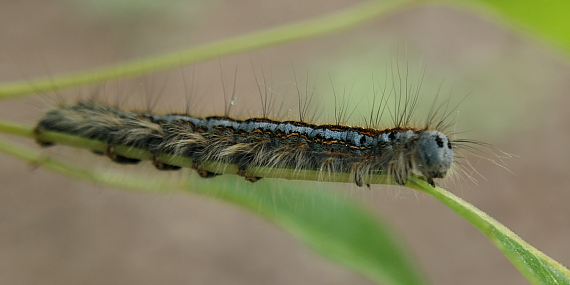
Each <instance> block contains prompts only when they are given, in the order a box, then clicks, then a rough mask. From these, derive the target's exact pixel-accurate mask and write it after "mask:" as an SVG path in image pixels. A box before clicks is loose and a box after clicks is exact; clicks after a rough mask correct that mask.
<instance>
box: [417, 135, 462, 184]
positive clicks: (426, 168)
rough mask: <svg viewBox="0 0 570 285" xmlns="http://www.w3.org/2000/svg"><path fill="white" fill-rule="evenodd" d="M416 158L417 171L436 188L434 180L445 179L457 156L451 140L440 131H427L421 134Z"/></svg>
mask: <svg viewBox="0 0 570 285" xmlns="http://www.w3.org/2000/svg"><path fill="white" fill-rule="evenodd" d="M417 142H418V145H417V146H418V147H417V149H416V153H415V155H414V157H415V158H416V161H415V166H416V169H417V170H418V171H419V172H421V174H422V175H423V176H425V178H426V179H427V181H428V183H429V184H431V185H432V186H434V187H435V183H434V182H433V179H434V178H444V177H445V174H447V171H448V170H449V168H451V165H452V164H453V162H454V159H455V155H454V152H453V146H452V144H451V141H450V140H449V138H448V137H447V136H446V135H445V134H443V133H442V132H440V131H434V130H426V131H423V132H421V133H420V134H419V137H418V141H417Z"/></svg>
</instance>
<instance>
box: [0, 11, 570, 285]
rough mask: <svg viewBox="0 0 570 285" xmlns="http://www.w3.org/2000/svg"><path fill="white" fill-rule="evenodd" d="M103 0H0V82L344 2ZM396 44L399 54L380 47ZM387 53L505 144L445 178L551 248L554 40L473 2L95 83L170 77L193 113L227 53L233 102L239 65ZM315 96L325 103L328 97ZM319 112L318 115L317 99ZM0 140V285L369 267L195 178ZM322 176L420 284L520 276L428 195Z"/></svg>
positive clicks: (168, 91) (557, 77) (299, 275)
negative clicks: (421, 278)
mask: <svg viewBox="0 0 570 285" xmlns="http://www.w3.org/2000/svg"><path fill="white" fill-rule="evenodd" d="M114 2H115V1H89V0H75V1H72V0H68V1H56V0H44V1H37V0H36V1H33V0H20V1H10V0H0V81H2V82H8V81H13V80H25V79H30V78H35V77H38V76H46V75H54V74H59V73H64V72H74V71H79V70H84V69H89V68H94V67H98V66H102V65H105V64H110V63H116V62H120V61H123V60H130V59H136V58H139V57H144V56H149V55H153V54H159V53H163V52H166V51H172V50H177V49H181V48H184V47H189V46H192V45H197V44H200V43H205V42H209V41H213V40H216V39H221V38H224V37H227V36H232V35H238V34H241V33H246V32H250V31H255V30H258V29H262V28H264V27H270V26H275V25H279V24H283V23H287V22H292V21H295V20H301V19H306V18H309V17H314V16H318V15H323V14H325V13H328V12H332V11H335V10H338V9H342V8H344V7H348V6H350V5H353V4H355V3H358V2H359V1H349V0H334V1H331V0H327V1H325V0H315V1H297V0H291V1H261V0H241V1H221V0H216V1H212V0H210V1H197V0H195V1H162V2H165V3H160V4H158V1H121V4H117V3H114ZM395 55H396V56H395ZM398 56H401V57H402V58H405V59H403V60H402V59H399V60H394V57H398ZM390 61H392V63H393V62H395V61H398V62H402V61H404V62H408V63H409V65H410V66H413V67H417V66H426V77H425V79H424V83H425V88H426V89H427V90H430V91H428V92H427V93H430V94H431V93H435V92H434V90H437V86H439V85H440V84H441V83H442V81H443V83H444V84H443V85H444V86H445V87H447V89H445V93H444V95H446V96H447V94H449V93H451V94H453V100H454V101H455V102H457V101H460V100H461V99H462V98H463V97H465V96H466V95H467V94H470V95H469V96H468V98H467V99H466V100H465V101H464V103H462V105H461V107H460V112H459V113H458V114H457V120H458V121H459V124H458V129H461V130H467V131H468V132H467V133H466V136H467V137H470V138H477V139H480V140H482V141H486V142H489V143H491V144H493V145H495V146H497V147H498V148H500V149H503V150H505V151H507V152H509V153H513V154H515V155H517V156H518V157H515V158H513V159H510V160H508V161H506V165H507V167H508V168H509V169H510V171H512V173H514V174H511V173H509V172H508V171H506V170H504V169H502V168H500V167H497V166H495V165H492V164H490V163H486V162H484V161H483V162H480V161H479V160H478V159H476V158H471V161H472V162H473V163H474V164H475V167H476V169H477V170H478V171H479V172H480V173H481V175H482V176H483V177H485V179H482V178H480V177H478V176H476V177H475V178H477V180H478V183H477V185H475V184H473V183H471V182H469V181H463V182H461V183H455V184H454V183H449V184H448V188H449V189H450V190H451V191H453V192H455V193H456V194H458V195H460V196H461V197H462V198H464V199H465V200H467V201H469V202H470V203H472V204H474V205H475V206H477V207H479V208H480V209H482V210H483V211H485V212H487V213H488V214H490V215H491V216H492V217H494V218H496V219H497V220H499V221H500V222H502V223H504V224H505V225H506V226H507V227H509V228H511V229H512V230H513V231H515V232H516V233H518V234H519V235H520V236H521V237H522V238H524V239H525V240H527V241H528V242H530V243H531V244H532V245H534V246H536V247H537V248H538V249H540V250H542V251H544V252H545V253H546V254H548V255H550V256H552V257H553V258H555V259H556V260H558V261H560V262H562V263H563V264H566V265H569V264H570V247H569V246H568V240H569V239H570V222H569V217H570V207H568V204H569V202H570V175H568V174H569V173H570V163H569V161H570V150H569V148H568V143H567V142H568V140H570V127H569V126H568V124H569V122H570V113H569V112H568V111H567V108H566V106H567V105H568V103H570V99H569V96H568V91H569V90H570V68H569V67H568V64H567V63H565V62H563V56H562V55H561V54H557V53H556V51H555V50H554V49H551V48H549V47H547V46H546V45H544V44H542V43H537V42H535V41H532V40H531V39H530V37H525V36H522V35H520V34H516V33H513V32H512V30H510V29H509V28H507V27H502V26H498V25H497V24H495V23H494V22H492V21H491V20H490V19H487V18H485V17H484V16H480V15H474V14H472V13H469V12H467V11H464V10H460V9H453V8H449V7H439V6H429V7H421V8H416V9H413V10H410V11H405V12H403V13H399V14H397V15H393V16H390V17H387V18H386V19H383V20H379V21H376V22H374V23H371V24H369V25H366V26H363V27H360V28H358V29H354V30H350V31H346V32H343V33H339V34H336V35H333V36H328V37H323V38H316V39H313V40H309V41H305V42H301V43H292V44H287V45H282V46H279V47H274V48H268V49H264V50H261V51H255V52H252V53H249V54H245V55H239V56H232V57H228V58H223V59H220V60H219V61H213V62H209V63H204V64H199V65H197V66H195V67H190V68H186V69H185V70H184V71H180V70H178V71H170V72H165V73H160V74H156V75H153V76H152V78H151V79H150V80H149V79H148V78H145V79H138V80H131V81H129V83H123V84H122V85H121V86H120V87H117V86H115V85H114V84H112V83H110V84H106V85H103V87H99V88H100V89H98V90H103V93H105V94H107V95H108V93H111V95H110V96H111V97H113V96H114V95H113V94H114V92H115V93H116V92H117V91H116V90H123V89H124V90H129V92H131V93H133V94H136V95H137V96H134V97H136V98H137V99H133V100H131V101H138V102H139V103H140V102H141V101H144V100H145V99H144V97H145V96H146V98H148V97H149V94H151V95H153V94H154V93H160V94H161V95H160V99H162V100H160V103H159V104H158V105H159V106H157V109H159V110H164V111H170V110H169V108H170V109H176V110H177V111H180V108H172V107H168V106H172V105H171V104H179V105H176V106H181V105H182V106H183V105H184V104H185V102H186V101H185V99H184V98H185V96H184V94H188V93H195V94H191V95H192V97H193V98H196V97H197V100H198V101H199V102H200V104H201V106H205V107H204V109H203V110H202V112H204V113H210V114H211V113H212V112H214V111H212V110H218V111H219V110H220V102H223V99H219V98H218V99H215V100H217V101H216V103H214V104H210V100H213V99H210V98H208V99H204V97H202V98H200V95H199V94H208V96H217V97H220V96H219V94H220V92H221V89H220V77H221V76H220V73H223V74H224V76H223V77H224V79H225V80H226V81H227V82H226V84H227V86H232V84H233V75H234V71H235V69H236V68H237V69H238V78H237V82H238V83H237V86H238V87H237V88H236V91H237V93H238V96H240V97H238V106H240V107H242V108H244V107H245V109H247V110H246V112H250V113H251V112H252V109H253V110H255V109H254V107H247V106H248V105H250V102H251V100H252V99H247V98H248V97H247V96H249V95H248V94H254V95H253V96H254V97H253V98H257V97H256V96H257V95H256V93H255V92H256V88H257V86H256V84H255V76H254V75H253V72H251V67H250V66H251V65H255V66H256V67H257V68H260V67H259V66H261V68H263V69H264V72H263V73H264V76H265V78H271V80H270V81H271V84H269V85H270V86H281V85H282V84H283V83H285V84H284V85H287V84H289V85H291V84H290V83H291V82H292V81H294V79H292V77H291V73H292V72H291V70H292V66H294V68H295V73H296V74H301V75H299V77H304V74H305V72H306V71H307V70H308V72H309V73H310V74H316V75H319V76H320V77H323V78H325V79H326V80H328V79H327V78H326V77H327V73H329V74H332V75H333V76H334V77H335V78H339V77H341V78H342V77H346V80H348V81H350V80H353V79H354V78H356V79H357V80H362V78H365V79H364V80H367V79H368V78H370V74H371V73H372V70H373V69H374V68H379V69H380V70H382V71H385V69H386V68H385V66H382V65H386V66H387V65H389V64H390ZM323 70H324V72H323ZM259 71H260V69H257V72H259ZM374 72H375V71H374ZM268 74H270V75H268ZM257 75H258V76H259V75H260V74H257ZM189 77H191V78H192V79H188V78H189ZM326 80H325V81H326ZM133 86H134V87H133ZM189 86H191V87H189ZM434 86H435V88H434ZM121 88H123V89H121ZM93 90H94V89H93V88H91V89H87V91H86V90H83V91H73V92H63V93H61V94H58V95H54V94H45V95H42V96H38V97H35V98H25V99H18V100H10V101H4V102H2V103H1V104H0V114H1V118H2V119H4V120H11V121H16V122H20V123H25V124H28V125H33V124H34V123H35V121H36V120H38V119H39V118H40V117H41V115H42V112H44V111H45V110H46V108H47V107H46V102H47V100H46V99H51V100H53V99H54V98H57V97H58V96H59V97H63V98H65V99H66V100H68V101H71V102H73V101H74V98H75V99H76V98H78V97H79V96H81V95H84V94H88V93H89V92H92V91H93ZM140 90H143V91H141V92H142V93H141V94H139V93H137V92H139V91H140ZM356 91H357V90H356ZM356 91H353V92H356ZM78 94H79V95H78ZM196 94H198V95H196ZM431 95H433V94H431ZM74 96H75V97H74ZM319 96H321V97H320V100H323V102H325V103H323V104H325V105H326V106H331V105H330V101H331V100H330V96H329V97H327V96H326V95H323V94H321V95H319ZM141 97H143V99H140V98H141ZM221 97H222V98H223V96H221ZM152 98H155V97H152ZM181 98H182V99H181ZM327 98H328V100H327ZM204 100H206V103H204V102H203V101H204ZM253 100H256V99H253ZM243 102H247V104H244V103H243ZM327 102H328V105H327ZM135 104H136V103H135ZM222 104H223V103H222ZM320 104H321V103H319V104H318V105H320ZM163 105H164V106H163ZM222 107H223V106H222ZM210 108H213V109H210ZM216 108H217V109H216ZM242 111H243V110H242ZM327 112H328V113H327ZM323 113H324V114H325V115H324V117H325V119H326V118H327V114H329V115H328V116H329V117H328V118H330V110H323ZM358 115H359V114H355V115H354V116H358ZM364 115H367V114H364ZM5 138H7V139H11V140H13V139H14V138H12V137H7V136H5ZM19 141H22V143H23V144H27V145H30V146H32V147H35V145H34V144H33V143H32V142H29V141H25V140H19ZM55 153H63V155H68V156H69V157H71V158H72V159H76V161H78V162H81V161H85V164H86V165H89V166H90V165H94V166H93V167H94V168H99V169H108V170H109V171H132V173H134V174H137V173H140V174H141V175H160V174H154V173H155V172H154V171H152V170H151V168H150V167H147V166H144V165H143V166H140V168H134V170H133V168H130V169H129V170H124V169H123V167H121V166H116V165H113V164H112V163H110V162H108V161H107V160H105V159H102V158H100V157H95V156H92V155H90V154H89V153H87V152H86V151H81V150H72V149H65V148H61V147H59V148H55V149H46V154H55ZM1 157H2V158H1V167H2V171H1V172H0V175H1V180H0V181H1V183H0V284H346V283H350V284H370V282H369V281H368V280H367V279H365V278H364V277H361V276H359V275H358V274H355V273H352V272H350V271H348V270H346V269H344V268H342V267H340V266H337V265H336V264H332V263H330V262H328V261H326V260H324V259H323V258H321V257H320V256H317V255H315V254H313V253H312V252H311V251H309V250H308V249H306V248H305V247H304V246H303V245H301V244H299V243H298V242H297V241H296V240H294V239H293V238H291V237H290V236H289V235H287V234H286V233H284V232H283V231H282V230H280V229H279V228H276V227H275V226H273V225H271V224H269V223H267V222H266V221H263V220H262V219H260V218H259V217H257V216H255V215H252V214H250V213H249V212H246V211H243V210H241V209H239V208H237V207H235V206H233V205H228V204H225V203H221V202H219V201H216V200H213V199H209V198H206V197H200V196H196V195H181V194H172V195H141V194H134V193H129V192H124V191H119V190H116V189H106V188H104V187H101V186H97V185H91V184H87V183H83V182H79V181H75V180H71V179H68V178H65V177H61V176H58V175H55V174H53V173H50V172H47V171H45V170H43V169H41V168H36V167H34V166H31V165H28V164H26V163H23V162H21V161H17V160H14V159H12V158H9V157H7V156H4V155H2V156H1ZM83 159H85V160H83ZM173 175H174V176H176V175H179V176H180V175H188V172H182V173H178V174H173ZM216 179H218V178H216ZM219 179H223V178H219ZM260 183H262V182H260ZM315 184H316V183H315ZM315 184H313V185H315ZM318 187H321V188H322V189H326V187H323V186H322V185H321V186H317V188H318ZM317 191H318V190H317ZM343 191H344V192H343ZM339 193H341V194H339V197H343V195H346V196H349V197H351V198H355V199H358V200H361V201H362V202H364V203H366V204H367V205H368V206H369V207H370V208H371V209H372V210H374V211H376V212H377V213H378V215H379V216H382V217H383V218H384V219H385V220H387V221H388V222H389V223H390V224H391V225H392V226H393V228H394V229H395V230H396V231H397V233H398V234H399V235H400V236H401V237H402V240H403V242H404V243H405V244H407V245H408V246H409V250H410V252H411V253H412V255H414V256H415V257H416V258H417V260H418V262H419V263H420V265H421V266H422V269H423V271H425V273H426V275H427V276H428V277H429V278H430V280H431V281H432V282H433V283H434V284H520V283H525V282H526V281H525V279H524V278H523V277H522V276H521V274H520V273H519V272H518V271H517V270H516V269H515V268H514V267H513V266H512V265H511V264H510V263H509V261H508V260H507V259H506V258H505V257H504V256H503V255H502V254H501V253H500V252H499V250H498V249H497V248H495V247H494V246H493V245H492V244H491V242H490V241H489V240H488V239H486V238H485V237H484V236H483V235H482V234H481V233H479V232H478V231H477V230H475V229H474V228H473V227H472V226H471V225H470V224H469V223H467V222H466V221H464V220H462V219H461V218H460V217H458V216H457V215H456V214H454V213H452V212H451V210H449V209H448V208H446V207H445V206H443V205H441V204H440V203H438V202H437V201H435V200H434V199H432V198H431V197H428V196H426V195H422V194H417V193H414V192H411V191H408V190H403V189H400V188H387V187H375V188H373V189H372V191H368V190H363V189H355V188H354V187H351V186H346V187H345V189H342V190H340V192H339ZM342 193H348V194H342Z"/></svg>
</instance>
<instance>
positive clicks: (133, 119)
mask: <svg viewBox="0 0 570 285" xmlns="http://www.w3.org/2000/svg"><path fill="white" fill-rule="evenodd" d="M408 95H409V94H406V96H405V98H404V104H405V106H404V107H403V111H401V112H400V114H397V115H396V116H395V118H396V120H395V122H396V125H395V126H393V127H391V128H384V129H381V128H369V127H355V126H347V125H342V124H339V123H337V124H325V125H317V124H311V123H307V122H304V121H301V120H300V121H278V120H273V119H269V118H265V117H260V118H250V119H245V120H239V119H234V118H231V117H229V116H210V117H195V116H191V115H188V114H178V113H173V114H163V115H157V114H153V113H150V112H139V111H122V110H119V109H118V108H115V107H111V106H108V105H105V104H101V103H97V102H95V101H94V100H88V101H83V102H79V103H77V104H74V105H68V106H65V105H63V106H60V107H58V108H56V109H54V110H51V111H49V112H48V113H47V114H46V115H45V116H44V117H43V118H42V119H41V120H40V121H39V123H38V124H37V126H36V128H35V132H36V134H37V135H38V138H37V141H38V142H39V143H40V144H41V145H43V146H49V145H53V144H54V143H53V142H51V141H46V140H45V139H42V138H40V135H41V133H42V132H44V131H51V132H58V133H64V134H69V135H74V136H78V137H82V138H87V139H93V140H97V141H101V142H104V143H106V145H107V148H106V150H105V151H104V154H106V155H107V156H109V157H110V158H111V159H112V160H113V161H115V162H117V163H122V164H135V163H138V162H140V159H136V158H131V157H128V156H123V155H119V154H117V153H116V152H115V151H114V149H115V147H116V146H127V147H133V148H140V149H144V150H148V151H149V152H150V153H151V154H152V157H153V158H152V162H153V164H154V166H155V167H156V168H157V169H159V170H177V169H180V166H178V165H173V164H169V162H168V161H166V162H165V161H161V160H159V159H158V157H159V156H160V155H161V154H169V155H172V156H175V157H184V158H189V159H191V160H192V168H194V169H195V170H196V172H197V173H198V174H199V175H200V176H201V177H204V178H209V177H214V176H217V175H219V174H220V173H216V172H212V171H208V170H205V169H204V168H203V164H204V163H206V162H218V163H223V164H234V165H237V168H238V171H237V174H238V175H240V176H243V177H245V179H246V180H248V181H251V182H255V181H258V180H259V179H261V178H262V177H256V176H251V175H248V174H247V170H248V169H250V168H252V167H266V168H269V169H274V168H275V169H277V168H280V169H293V170H313V171H318V172H324V173H348V174H349V175H350V177H351V180H352V182H353V183H355V184H356V185H357V186H361V187H362V186H364V185H365V184H366V185H367V186H369V183H368V180H369V179H368V177H369V176H371V175H373V174H385V175H388V177H391V178H392V179H393V180H394V181H395V182H396V183H398V184H400V185H404V184H405V183H406V182H407V180H408V176H409V175H410V174H415V175H419V176H423V177H424V178H425V179H426V180H427V182H428V183H429V184H431V185H432V186H434V187H435V181H434V179H436V178H444V177H445V176H446V174H447V173H448V171H449V170H450V168H451V167H452V165H453V164H454V163H455V162H456V160H457V157H458V156H457V155H456V153H455V151H456V149H457V148H458V146H459V145H460V144H462V143H465V142H469V141H466V140H452V139H450V136H449V135H446V133H445V130H444V129H445V128H442V127H443V121H444V119H443V118H447V116H448V115H449V114H447V115H446V116H442V117H441V118H440V119H438V120H439V121H438V123H437V124H433V123H432V121H434V119H435V118H436V115H435V113H434V112H432V114H430V115H429V118H428V122H427V123H426V125H425V126H424V127H422V128H415V127H411V126H409V120H410V118H411V115H412V114H413V112H414V109H415V106H416V103H417V96H418V95H417V94H416V95H410V96H408ZM384 103H386V102H384ZM401 103H402V102H400V104H401ZM397 107H398V105H397ZM432 108H433V107H432ZM433 109H434V110H436V109H435V108H433Z"/></svg>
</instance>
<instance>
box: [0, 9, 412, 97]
mask: <svg viewBox="0 0 570 285" xmlns="http://www.w3.org/2000/svg"><path fill="white" fill-rule="evenodd" d="M414 2H416V1H413V0H390V1H377V0H374V1H367V2H365V3H363V4H360V5H357V6H355V7H352V8H349V9H346V10H344V11H341V12H338V13H335V14H332V15H327V16H323V17H320V18H316V19H311V20H307V21H302V22H297V23H294V24H289V25H284V26H280V27H276V28H270V29H266V30H262V31H258V32H253V33H250V34H246V35H242V36H237V37H234V38H229V39H225V40H221V41H218V42H214V43H210V44H205V45H202V46H198V47H194V48H190V49H188V50H183V51H176V52H173V53H168V54H164V55H159V56H154V57H150V58H147V59H143V60H137V61H132V62H127V63H121V64H117V65H112V66H108V67H102V68H98V69H94V70H88V71H83V72H77V73H73V74H71V75H60V76H50V77H48V78H40V79H35V80H26V81H19V82H14V83H6V84H2V85H0V99H8V98H18V97H24V96H27V95H29V94H31V93H35V92H48V91H54V90H60V89H63V88H68V87H74V86H79V85H86V84H94V83H100V82H103V81H108V80H116V79H120V78H125V77H132V76H139V75H144V74H148V73H153V72H157V71H161V70H166V69H172V68H176V67H180V66H184V65H189V64H194V63H197V62H201V61H207V60H211V59H216V58H221V57H225V56H228V55H231V54H236V53H241V52H245V51H250V50H256V49H260V48H264V47H269V46H274V45H278V44H283V43H287V42H292V41H298V40H303V39H308V38H315V37H319V36H324V35H328V34H332V33H336V32H339V31H342V30H346V29H349V28H353V27H356V26H358V25H362V24H364V23H367V22H369V21H372V20H374V19H377V18H380V17H381V16H384V15H386V14H388V13H391V12H394V11H396V10H399V9H403V8H405V7H408V6H410V5H411V3H414Z"/></svg>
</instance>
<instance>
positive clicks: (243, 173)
mask: <svg viewBox="0 0 570 285" xmlns="http://www.w3.org/2000/svg"><path fill="white" fill-rule="evenodd" d="M237 175H239V176H242V177H245V180H247V181H249V182H251V183H254V182H257V181H259V180H260V179H261V178H263V177H256V176H249V175H247V173H246V170H245V169H240V170H238V173H237Z"/></svg>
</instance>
